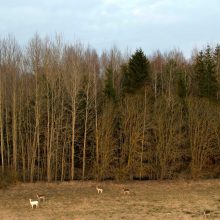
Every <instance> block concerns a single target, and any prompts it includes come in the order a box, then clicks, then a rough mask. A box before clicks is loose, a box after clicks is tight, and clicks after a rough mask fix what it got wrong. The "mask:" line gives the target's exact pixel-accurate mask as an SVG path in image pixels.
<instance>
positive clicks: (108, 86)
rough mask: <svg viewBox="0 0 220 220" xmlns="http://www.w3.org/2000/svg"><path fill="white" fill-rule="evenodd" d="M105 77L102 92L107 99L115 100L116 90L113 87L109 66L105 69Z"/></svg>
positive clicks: (111, 72)
mask: <svg viewBox="0 0 220 220" xmlns="http://www.w3.org/2000/svg"><path fill="white" fill-rule="evenodd" d="M105 75H106V79H105V86H104V94H105V96H106V97H107V98H108V99H111V100H113V101H115V99H116V92H115V88H114V83H113V80H114V79H113V70H112V68H111V67H108V68H107V69H106V73H105Z"/></svg>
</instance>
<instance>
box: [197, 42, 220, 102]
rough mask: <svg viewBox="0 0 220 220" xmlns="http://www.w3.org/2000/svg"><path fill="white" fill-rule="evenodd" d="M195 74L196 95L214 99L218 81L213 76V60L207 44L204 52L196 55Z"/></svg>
mask: <svg viewBox="0 0 220 220" xmlns="http://www.w3.org/2000/svg"><path fill="white" fill-rule="evenodd" d="M195 74H196V83H197V85H198V87H197V93H198V95H199V96H200V97H205V98H209V99H213V100H214V99H216V97H217V91H218V83H217V80H216V76H215V62H214V58H213V54H212V51H211V48H210V47H209V46H208V47H207V49H206V51H205V52H203V51H200V53H199V54H198V55H197V58H196V64H195Z"/></svg>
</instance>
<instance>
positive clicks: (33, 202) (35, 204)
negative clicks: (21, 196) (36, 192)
mask: <svg viewBox="0 0 220 220" xmlns="http://www.w3.org/2000/svg"><path fill="white" fill-rule="evenodd" d="M29 201H30V204H31V208H32V209H33V208H34V206H36V208H38V207H39V202H38V201H32V199H29Z"/></svg>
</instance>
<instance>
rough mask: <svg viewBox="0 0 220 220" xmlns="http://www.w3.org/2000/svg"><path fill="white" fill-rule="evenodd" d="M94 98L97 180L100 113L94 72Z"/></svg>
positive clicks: (98, 171)
mask: <svg viewBox="0 0 220 220" xmlns="http://www.w3.org/2000/svg"><path fill="white" fill-rule="evenodd" d="M94 98H95V141H96V167H97V179H98V180H99V178H100V167H99V130H98V111H97V80H96V73H95V71H94Z"/></svg>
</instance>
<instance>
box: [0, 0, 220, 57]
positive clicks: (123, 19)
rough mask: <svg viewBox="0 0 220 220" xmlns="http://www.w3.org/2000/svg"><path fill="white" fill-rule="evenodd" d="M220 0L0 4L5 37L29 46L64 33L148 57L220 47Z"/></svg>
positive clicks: (3, 0)
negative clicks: (39, 38)
mask: <svg viewBox="0 0 220 220" xmlns="http://www.w3.org/2000/svg"><path fill="white" fill-rule="evenodd" d="M219 22H220V0H209V1H207V0H0V37H1V38H2V37H5V36H7V35H8V34H12V35H13V36H15V37H16V39H17V40H18V41H19V42H20V43H21V44H25V43H26V42H27V41H28V40H29V39H30V38H32V37H33V35H34V34H35V33H36V32H38V33H39V35H41V36H42V37H44V36H45V35H49V36H54V34H55V33H62V35H63V39H64V41H66V42H74V41H76V40H81V41H82V42H83V43H85V44H87V43H89V44H90V45H91V46H92V47H94V48H96V49H97V51H98V52H100V51H102V50H103V49H109V48H111V47H112V46H113V45H116V46H117V47H118V48H120V49H121V50H126V48H129V49H131V50H134V49H136V48H140V47H141V48H143V50H144V51H145V53H146V54H147V55H149V54H151V53H152V52H153V51H155V50H157V49H160V50H161V51H163V52H165V51H168V50H171V49H173V48H178V49H180V50H182V51H183V52H184V54H185V55H186V56H189V55H190V54H191V51H192V49H193V48H194V47H198V48H202V47H203V46H205V45H206V44H207V43H210V44H215V43H218V42H220V23H219Z"/></svg>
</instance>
